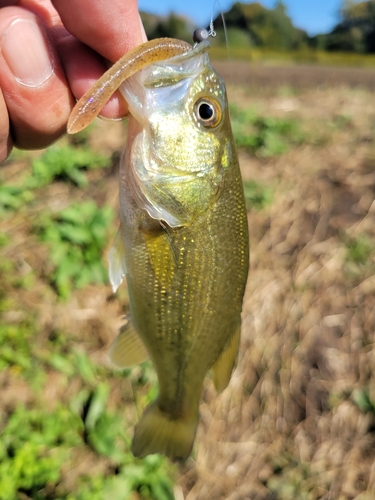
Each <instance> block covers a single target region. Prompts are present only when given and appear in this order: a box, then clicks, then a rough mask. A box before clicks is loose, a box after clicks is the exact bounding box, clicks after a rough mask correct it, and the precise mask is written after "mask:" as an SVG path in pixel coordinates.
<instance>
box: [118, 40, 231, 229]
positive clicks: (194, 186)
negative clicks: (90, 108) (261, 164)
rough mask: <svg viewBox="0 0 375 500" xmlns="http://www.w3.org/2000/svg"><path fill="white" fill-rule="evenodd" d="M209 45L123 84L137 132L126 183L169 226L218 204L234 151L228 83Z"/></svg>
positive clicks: (183, 222)
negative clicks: (213, 61) (217, 68)
mask: <svg viewBox="0 0 375 500" xmlns="http://www.w3.org/2000/svg"><path fill="white" fill-rule="evenodd" d="M208 47H209V45H208V43H206V42H202V43H200V44H199V45H198V46H197V47H195V48H194V49H192V50H191V51H190V52H187V53H185V54H183V55H179V56H176V57H173V58H171V59H169V60H166V61H163V62H158V63H155V64H151V65H149V66H147V67H146V68H144V69H143V70H142V71H140V72H138V73H137V74H135V75H134V76H132V77H131V78H129V79H128V80H127V81H126V82H124V84H122V86H121V88H120V90H121V92H122V93H123V95H124V97H125V99H126V101H127V102H128V106H129V111H130V114H131V116H132V117H133V118H132V120H133V125H132V124H131V126H133V127H134V130H136V132H135V133H131V134H130V137H131V144H129V143H128V152H127V155H126V165H125V169H126V175H125V176H124V179H125V182H127V183H128V184H129V186H130V188H131V193H132V196H133V198H134V199H135V200H136V202H137V204H138V205H139V206H140V207H141V208H143V209H145V210H147V212H148V214H149V215H150V217H152V218H154V219H159V220H163V221H164V222H166V223H167V224H168V225H169V226H171V227H177V226H182V225H186V224H189V222H191V221H192V220H194V219H195V218H196V217H199V215H200V214H202V213H204V212H206V211H207V210H208V209H209V208H210V207H211V206H212V204H213V203H215V200H216V199H217V197H218V196H219V193H220V189H221V187H222V185H223V179H224V174H225V169H227V168H229V166H230V164H231V162H232V157H233V155H235V152H234V145H233V139H232V133H231V128H230V120H229V113H228V104H227V97H226V90H225V85H224V82H223V80H222V79H221V78H220V77H219V75H218V74H217V73H216V72H215V70H214V69H213V67H212V66H211V64H210V60H209V56H208V53H207V51H208ZM134 121H135V122H136V123H135V124H134Z"/></svg>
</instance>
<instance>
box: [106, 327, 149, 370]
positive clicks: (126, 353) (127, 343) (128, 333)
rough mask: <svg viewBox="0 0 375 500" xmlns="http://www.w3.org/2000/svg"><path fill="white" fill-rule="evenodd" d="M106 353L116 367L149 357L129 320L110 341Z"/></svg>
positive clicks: (136, 362) (141, 361) (140, 361)
mask: <svg viewBox="0 0 375 500" xmlns="http://www.w3.org/2000/svg"><path fill="white" fill-rule="evenodd" d="M108 355H109V358H110V360H111V361H112V363H113V364H114V365H116V366H117V367H118V368H128V367H129V366H132V365H138V364H139V363H143V361H146V360H147V359H148V358H149V357H150V356H149V354H148V352H147V349H146V347H145V346H144V344H143V342H142V340H141V339H140V337H139V335H138V333H137V332H136V330H135V328H134V325H133V323H132V322H131V321H128V323H127V324H126V325H124V326H123V327H122V328H121V329H120V334H119V336H118V337H116V338H115V340H114V341H113V342H112V344H111V346H110V348H109V351H108Z"/></svg>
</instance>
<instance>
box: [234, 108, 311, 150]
mask: <svg viewBox="0 0 375 500" xmlns="http://www.w3.org/2000/svg"><path fill="white" fill-rule="evenodd" d="M230 112H231V119H232V129H233V135H234V138H235V141H236V145H237V147H239V148H244V149H247V150H248V151H249V152H251V153H253V154H256V155H257V156H260V157H270V156H275V155H280V154H282V153H284V152H286V151H287V150H288V149H289V146H290V145H291V144H301V143H302V142H303V140H304V137H303V134H302V132H301V131H300V129H299V126H298V124H297V122H296V121H295V120H291V119H281V118H271V117H262V116H258V115H257V114H256V113H254V111H252V110H242V109H239V108H238V107H237V106H230Z"/></svg>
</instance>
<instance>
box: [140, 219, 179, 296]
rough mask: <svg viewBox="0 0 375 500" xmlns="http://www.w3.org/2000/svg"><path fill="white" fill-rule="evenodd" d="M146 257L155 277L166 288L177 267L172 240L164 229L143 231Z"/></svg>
mask: <svg viewBox="0 0 375 500" xmlns="http://www.w3.org/2000/svg"><path fill="white" fill-rule="evenodd" d="M143 234H144V240H145V243H146V247H147V253H148V257H149V259H150V262H151V266H152V269H153V271H154V273H155V277H156V279H157V280H158V281H159V283H160V284H161V285H164V286H166V287H167V288H168V287H169V286H170V285H171V283H172V281H173V277H174V275H175V272H176V269H177V257H176V252H175V250H174V248H173V244H172V241H171V239H170V237H169V234H168V233H167V231H166V230H165V229H162V228H160V230H159V231H157V232H146V231H145V232H144V233H143Z"/></svg>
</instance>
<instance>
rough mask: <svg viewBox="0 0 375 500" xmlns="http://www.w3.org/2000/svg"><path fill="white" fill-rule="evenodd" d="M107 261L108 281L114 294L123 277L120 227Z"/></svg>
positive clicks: (122, 244)
mask: <svg viewBox="0 0 375 500" xmlns="http://www.w3.org/2000/svg"><path fill="white" fill-rule="evenodd" d="M108 261H109V270H108V274H109V281H110V282H111V285H112V290H113V293H115V292H116V290H117V289H118V287H119V286H120V285H121V283H122V280H123V277H124V275H125V271H126V268H125V247H124V242H123V239H122V236H121V227H120V229H119V230H118V233H117V236H116V238H115V241H114V242H113V245H112V247H111V250H110V251H109V256H108Z"/></svg>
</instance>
